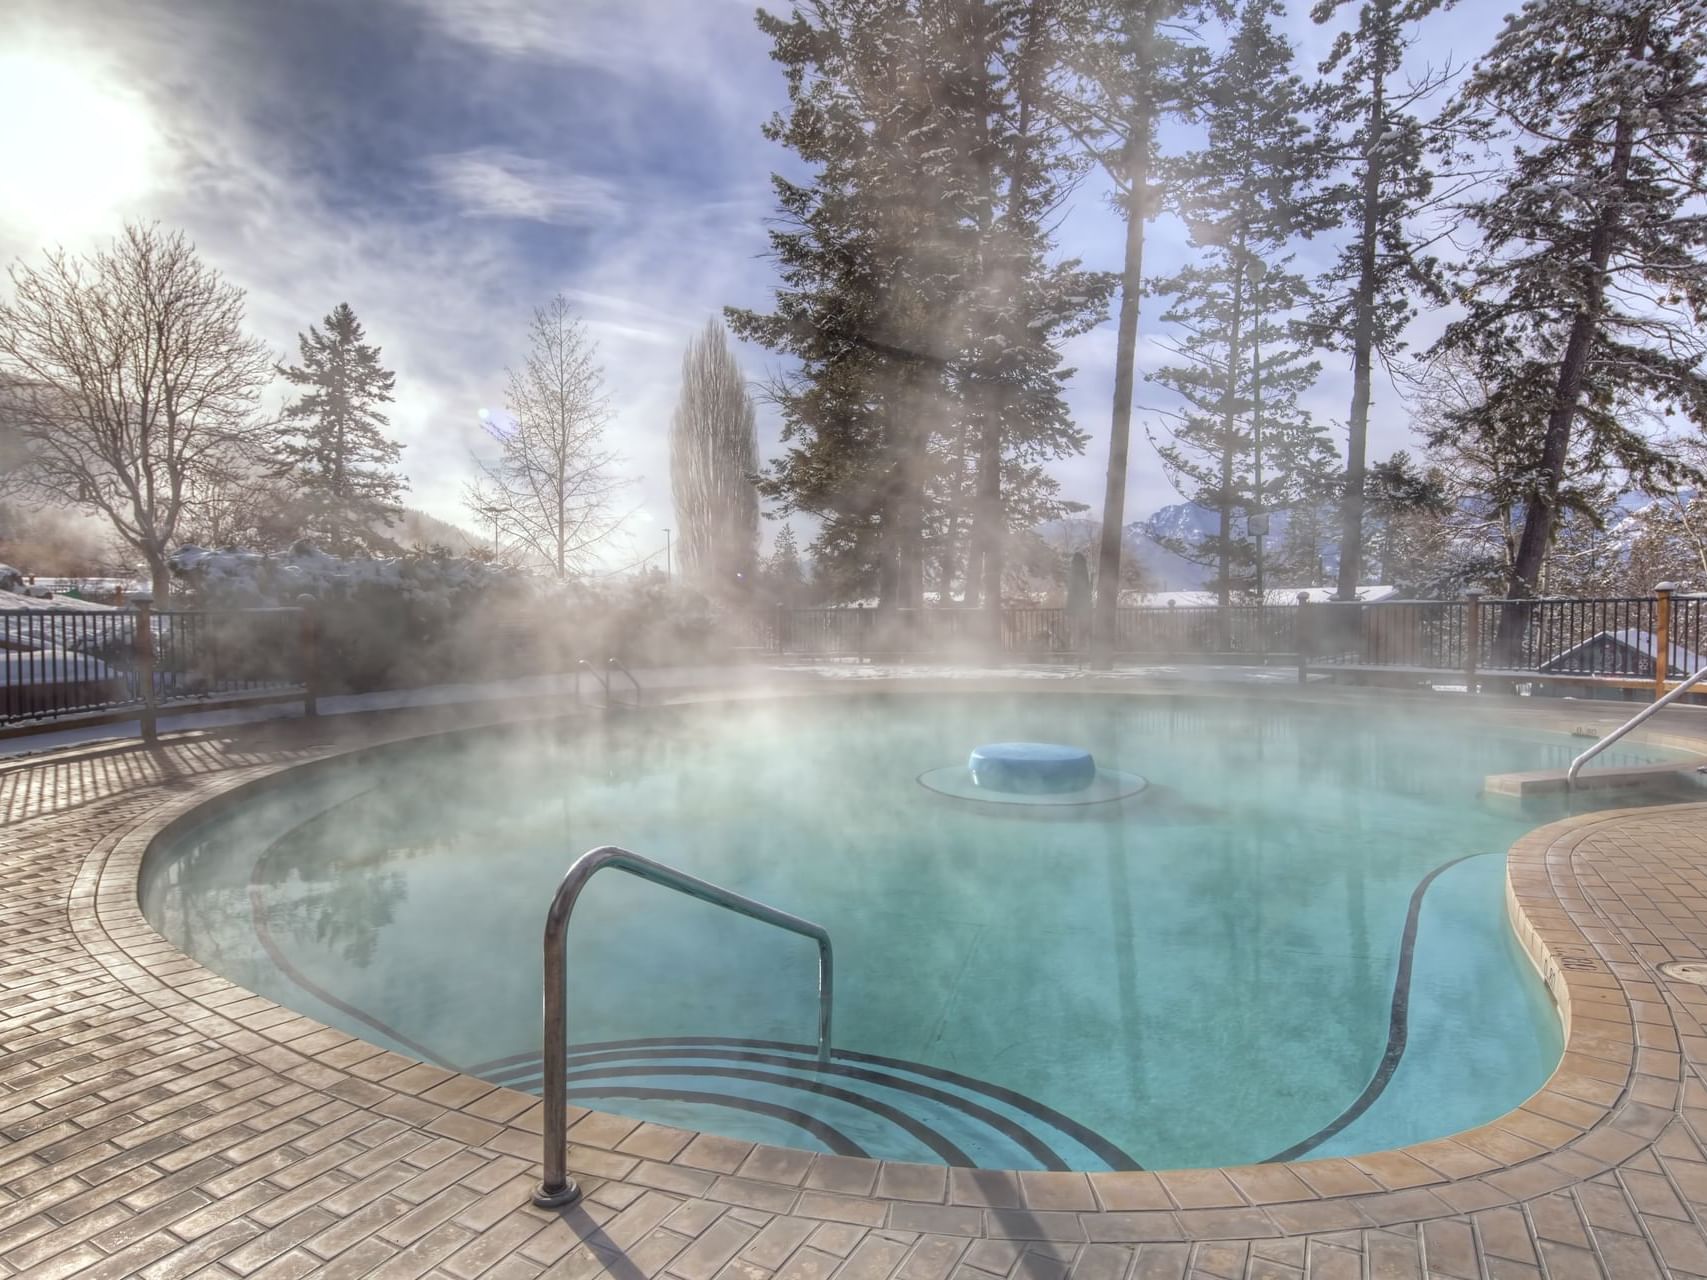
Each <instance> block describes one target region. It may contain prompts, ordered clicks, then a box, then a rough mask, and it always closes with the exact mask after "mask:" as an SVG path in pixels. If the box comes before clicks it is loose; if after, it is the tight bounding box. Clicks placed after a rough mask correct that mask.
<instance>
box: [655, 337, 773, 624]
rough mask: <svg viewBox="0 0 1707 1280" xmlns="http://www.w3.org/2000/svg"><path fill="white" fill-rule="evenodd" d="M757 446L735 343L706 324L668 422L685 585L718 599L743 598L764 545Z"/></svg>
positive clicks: (692, 347)
mask: <svg viewBox="0 0 1707 1280" xmlns="http://www.w3.org/2000/svg"><path fill="white" fill-rule="evenodd" d="M758 470H759V445H758V438H757V435H756V434H755V430H754V416H753V401H752V398H751V397H750V396H749V395H748V394H747V387H746V383H745V381H744V380H743V379H742V377H741V366H740V365H738V364H736V363H735V357H734V355H733V354H732V353H731V352H730V350H729V338H728V335H727V334H726V333H725V332H724V329H723V326H722V325H721V324H719V323H718V322H717V321H715V320H712V321H709V322H707V324H706V326H705V328H704V330H703V331H701V332H700V333H699V334H698V335H697V336H696V337H695V338H694V339H693V340H692V341H690V342H689V343H688V349H687V352H686V353H685V354H684V355H683V357H682V389H681V394H680V397H679V398H678V400H677V402H676V412H675V415H674V416H673V417H672V418H671V420H670V490H671V494H672V496H673V498H674V500H675V507H676V526H677V529H678V531H679V533H680V539H679V545H680V546H681V552H682V570H683V573H684V575H685V576H686V577H688V578H689V579H690V580H692V581H694V582H697V583H699V584H700V585H702V586H704V587H705V588H707V589H708V590H711V591H714V592H716V593H718V594H722V595H729V594H731V593H737V592H739V591H740V590H741V584H743V583H744V582H746V580H747V579H748V578H749V577H750V575H751V574H752V572H753V567H754V564H753V562H754V558H755V556H756V555H757V553H758V541H759V493H758V490H757V488H755V487H754V478H755V476H756V475H757V473H758Z"/></svg>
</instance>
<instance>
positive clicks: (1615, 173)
mask: <svg viewBox="0 0 1707 1280" xmlns="http://www.w3.org/2000/svg"><path fill="white" fill-rule="evenodd" d="M1647 54H1648V22H1647V19H1646V18H1645V17H1644V18H1642V19H1640V20H1639V21H1638V22H1637V24H1636V38H1635V40H1634V41H1633V48H1632V49H1631V56H1632V57H1633V58H1634V59H1635V60H1636V61H1638V62H1641V61H1644V60H1645V59H1646V58H1647ZM1635 134H1636V126H1635V123H1634V121H1633V120H1632V119H1631V117H1630V110H1629V107H1628V105H1626V106H1625V107H1623V108H1621V109H1620V110H1619V113H1618V125H1617V128H1616V130H1615V131H1614V134H1613V142H1612V169H1611V177H1612V183H1613V186H1614V188H1615V189H1616V190H1617V191H1619V192H1622V190H1623V188H1624V187H1625V186H1626V185H1628V183H1629V179H1630V156H1631V152H1632V151H1633V150H1634V147H1635ZM1618 204H1619V201H1618V200H1617V198H1616V197H1614V198H1613V199H1611V200H1608V201H1607V203H1605V204H1603V205H1602V206H1601V209H1600V213H1599V214H1598V215H1597V217H1596V218H1595V224H1594V230H1593V232H1591V233H1590V235H1589V250H1588V254H1589V265H1590V267H1591V268H1592V272H1591V275H1590V284H1589V293H1588V296H1587V297H1586V298H1585V299H1583V303H1582V306H1581V307H1580V308H1579V309H1578V311H1577V313H1576V315H1575V316H1574V317H1573V318H1572V320H1571V333H1570V337H1569V338H1567V339H1566V341H1565V353H1564V355H1563V357H1562V358H1561V359H1560V361H1559V376H1558V381H1557V383H1556V384H1555V386H1554V391H1553V404H1552V408H1551V409H1550V410H1549V412H1548V414H1547V434H1546V435H1545V436H1544V437H1543V439H1542V445H1541V483H1540V486H1539V488H1537V489H1536V491H1535V492H1534V493H1532V494H1531V495H1530V500H1529V501H1528V502H1527V503H1525V504H1524V512H1523V533H1522V534H1521V535H1520V536H1519V538H1518V543H1517V556H1516V558H1515V559H1514V560H1513V561H1512V566H1511V578H1510V581H1509V582H1508V584H1507V587H1506V594H1507V595H1509V596H1510V597H1511V598H1513V599H1514V600H1523V599H1527V598H1529V597H1531V596H1533V595H1534V594H1535V587H1536V583H1537V582H1538V581H1539V580H1540V577H1541V569H1542V566H1543V564H1544V563H1545V562H1546V559H1547V550H1548V548H1549V547H1550V546H1551V545H1552V542H1553V529H1554V526H1555V524H1556V523H1557V520H1558V511H1559V486H1560V484H1561V483H1562V482H1563V479H1564V475H1565V465H1566V460H1567V459H1568V457H1569V456H1570V448H1571V428H1572V427H1573V426H1574V425H1575V423H1576V416H1577V410H1578V408H1579V404H1580V401H1581V400H1582V389H1583V380H1584V378H1585V376H1586V375H1587V373H1588V360H1589V354H1590V352H1591V350H1592V348H1593V346H1594V331H1595V328H1596V326H1597V325H1598V324H1599V323H1600V313H1601V310H1602V308H1603V307H1604V305H1605V301H1606V267H1607V264H1608V263H1609V262H1610V261H1611V260H1612V237H1613V231H1614V230H1615V227H1616V223H1617V220H1618ZM1529 613H1530V610H1529V609H1528V608H1527V607H1508V608H1506V609H1502V610H1501V611H1500V621H1499V629H1498V631H1497V633H1496V638H1495V644H1496V646H1497V652H1499V653H1500V654H1501V655H1511V654H1513V653H1515V651H1516V649H1517V646H1518V644H1519V643H1520V641H1521V638H1522V634H1523V631H1524V629H1525V627H1526V626H1527V625H1528V621H1529Z"/></svg>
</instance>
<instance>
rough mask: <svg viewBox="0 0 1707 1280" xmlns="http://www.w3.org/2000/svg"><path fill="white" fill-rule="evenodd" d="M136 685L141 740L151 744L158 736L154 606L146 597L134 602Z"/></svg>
mask: <svg viewBox="0 0 1707 1280" xmlns="http://www.w3.org/2000/svg"><path fill="white" fill-rule="evenodd" d="M132 641H133V643H134V644H135V647H136V683H137V686H138V688H139V689H140V690H141V692H142V717H141V719H142V740H143V741H144V742H153V741H154V740H155V739H156V737H157V736H158V734H159V724H158V721H157V718H156V708H155V702H154V604H153V601H152V600H151V599H150V598H149V597H147V596H141V597H139V598H138V599H137V602H136V634H135V635H134V636H133V637H132Z"/></svg>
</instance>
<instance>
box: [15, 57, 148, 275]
mask: <svg viewBox="0 0 1707 1280" xmlns="http://www.w3.org/2000/svg"><path fill="white" fill-rule="evenodd" d="M157 149H158V139H157V136H156V133H155V129H154V125H153V122H152V120H151V119H150V117H149V114H148V110H147V108H146V107H145V106H144V105H143V104H142V102H141V100H140V99H139V98H138V97H136V96H135V95H133V94H130V93H127V92H125V91H124V90H123V89H121V88H118V87H116V86H113V85H111V84H109V83H107V82H106V80H105V77H103V76H102V75H101V74H100V73H99V71H98V69H96V68H94V67H92V66H87V65H79V64H78V63H77V62H75V61H70V60H63V59H60V58H56V57H54V56H52V55H48V54H40V53H5V54H0V224H4V225H6V226H8V227H9V228H10V229H12V230H14V231H16V232H20V233H26V234H33V235H35V236H37V237H39V238H41V239H43V240H44V241H47V242H53V241H60V240H72V239H76V238H79V237H81V236H84V235H87V234H89V233H92V232H97V231H103V230H107V229H109V228H114V229H116V228H115V226H114V224H115V223H116V222H117V220H118V218H119V216H120V215H121V211H122V210H123V209H125V207H126V206H127V205H129V204H130V203H131V202H132V201H133V200H135V199H136V197H138V196H139V195H141V194H142V193H143V192H144V191H145V190H146V189H147V188H148V185H149V177H150V170H151V167H152V165H153V164H154V162H155V158H156V157H155V152H156V151H157Z"/></svg>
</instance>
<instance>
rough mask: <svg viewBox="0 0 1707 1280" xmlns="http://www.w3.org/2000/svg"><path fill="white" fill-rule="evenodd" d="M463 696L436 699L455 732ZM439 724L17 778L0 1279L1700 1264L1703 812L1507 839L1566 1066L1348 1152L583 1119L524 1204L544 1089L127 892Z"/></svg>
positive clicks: (422, 720)
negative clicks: (1089, 1149) (1251, 1156)
mask: <svg viewBox="0 0 1707 1280" xmlns="http://www.w3.org/2000/svg"><path fill="white" fill-rule="evenodd" d="M470 718H471V717H470V714H469V713H468V712H467V711H466V710H459V711H458V712H457V713H456V719H457V722H458V723H459V724H466V723H468V721H469V719H470ZM430 727H432V723H431V716H430V714H428V715H422V714H414V713H411V714H410V715H408V716H403V715H397V716H392V717H375V718H373V719H371V720H367V721H364V722H363V723H361V724H360V725H357V724H354V723H349V724H341V725H331V724H325V723H322V724H313V723H304V724H297V725H293V726H270V727H265V728H252V729H244V730H232V731H228V732H223V733H210V734H204V735H198V736H195V737H190V738H185V739H179V740H174V741H168V742H165V743H163V744H162V745H161V746H159V747H158V748H155V749H144V748H142V747H141V746H122V747H117V748H103V749H99V750H92V751H83V752H79V753H75V754H69V755H56V756H51V757H47V758H44V759H42V760H39V761H33V762H28V763H25V764H21V765H17V766H13V767H11V768H9V769H6V770H4V771H0V821H3V822H4V828H3V830H0V1280H5V1278H8V1277H12V1276H28V1277H31V1280H36V1278H41V1280H51V1278H56V1277H62V1276H85V1277H121V1276H142V1277H148V1278H149V1280H166V1278H167V1277H183V1276H192V1275H195V1276H218V1277H231V1276H252V1277H265V1278H266V1280H274V1278H279V1277H298V1276H309V1275H314V1276H328V1277H333V1276H336V1277H352V1278H353V1277H359V1276H374V1277H386V1278H388V1280H389V1278H393V1277H415V1276H433V1277H441V1278H452V1277H454V1278H455V1280H473V1278H474V1277H477V1276H480V1277H494V1278H502V1280H508V1278H511V1277H514V1278H523V1277H532V1276H538V1275H551V1276H562V1277H569V1278H570V1280H592V1278H593V1277H598V1276H604V1275H607V1274H608V1275H609V1276H611V1277H614V1280H642V1278H645V1280H650V1278H651V1277H657V1276H669V1277H673V1278H674V1280H771V1278H772V1277H775V1280H888V1278H889V1277H895V1278H896V1280H992V1278H993V1277H1013V1278H1014V1280H1065V1278H1067V1277H1072V1278H1073V1280H1183V1278H1184V1277H1218V1278H1220V1280H1286V1278H1291V1277H1300V1276H1306V1275H1307V1276H1311V1277H1323V1278H1324V1280H1377V1278H1379V1277H1423V1276H1430V1277H1452V1278H1453V1280H1515V1278H1518V1277H1541V1276H1545V1277H1551V1278H1552V1280H1575V1278H1576V1277H1592V1276H1610V1277H1617V1278H1619V1280H1625V1278H1629V1280H1637V1278H1639V1277H1649V1276H1676V1277H1692V1276H1694V1277H1707V1232H1704V1231H1703V1213H1704V1212H1707V1150H1704V1147H1703V1142H1704V1140H1707V1128H1704V1126H1707V1089H1704V1087H1703V1080H1702V1077H1701V1074H1700V1070H1701V1065H1700V1064H1701V1063H1702V1061H1703V1059H1704V1058H1707V1032H1704V1031H1703V1027H1702V1019H1703V1017H1704V1016H1707V989H1703V988H1701V987H1696V986H1691V985H1688V984H1681V983H1674V982H1668V981H1664V980H1662V979H1660V978H1659V977H1658V976H1657V974H1656V971H1655V966H1656V965H1658V964H1659V963H1661V962H1663V961H1666V960H1672V959H1702V958H1704V957H1707V950H1704V948H1707V805H1687V806H1674V807H1668V808H1665V809H1655V810H1646V811H1641V812H1626V813H1624V814H1619V815H1590V816H1586V817H1583V818H1578V819H1573V820H1570V821H1568V822H1565V823H1560V824H1555V825H1554V826H1552V827H1549V828H1546V829H1544V830H1542V831H1541V832H1538V833H1536V834H1534V835H1531V836H1530V837H1527V838H1526V839H1525V840H1524V841H1522V842H1520V844H1519V845H1518V846H1517V848H1515V849H1514V850H1513V852H1512V855H1511V860H1510V884H1511V896H1512V900H1513V903H1514V911H1513V916H1514V921H1515V922H1516V923H1517V925H1518V928H1519V934H1520V936H1521V937H1522V939H1523V941H1524V944H1525V945H1526V946H1527V947H1528V948H1529V949H1530V951H1531V954H1533V955H1535V956H1536V957H1537V958H1538V960H1539V962H1540V963H1541V964H1542V966H1543V968H1544V972H1545V975H1546V977H1547V980H1548V982H1549V985H1550V986H1551V987H1552V989H1553V990H1554V992H1555V994H1556V995H1557V996H1558V997H1559V999H1560V1001H1561V1007H1562V1009H1563V1011H1564V1013H1565V1015H1566V1019H1567V1024H1568V1038H1567V1044H1566V1054H1565V1058H1564V1061H1563V1062H1562V1063H1561V1065H1560V1069H1559V1071H1558V1073H1557V1074H1556V1075H1555V1076H1554V1078H1553V1079H1552V1081H1550V1082H1549V1085H1548V1087H1547V1088H1546V1089H1545V1090H1543V1091H1542V1092H1541V1093H1539V1094H1537V1095H1536V1097H1535V1098H1533V1099H1531V1100H1530V1101H1529V1103H1527V1104H1526V1105H1525V1106H1524V1108H1522V1109H1521V1110H1519V1111H1516V1112H1513V1113H1511V1114H1510V1115H1508V1116H1506V1117H1503V1118H1501V1119H1500V1120H1498V1121H1496V1122H1494V1123H1492V1124H1490V1125H1487V1126H1484V1127H1483V1128H1481V1129H1477V1130H1473V1131H1470V1132H1469V1133H1465V1134H1460V1135H1455V1136H1454V1137H1452V1138H1449V1139H1443V1140H1440V1141H1436V1142H1429V1143H1422V1144H1419V1145H1417V1146H1413V1147H1409V1148H1405V1149H1403V1150H1401V1151H1393V1152H1382V1153H1377V1154H1374V1155H1369V1156H1363V1157H1357V1158H1355V1159H1350V1160H1343V1159H1336V1160H1320V1161H1309V1162H1303V1163H1298V1164H1293V1165H1267V1166H1250V1167H1245V1168H1238V1169H1225V1170H1213V1169H1210V1170H1187V1171H1180V1172H1162V1173H1147V1172H1146V1173H1123V1174H1091V1175H1086V1174H1077V1173H1019V1174H1014V1173H998V1172H984V1171H971V1170H950V1169H944V1168H940V1167H935V1166H922V1165H907V1164H894V1163H884V1162H878V1161H872V1160H861V1159H852V1158H848V1157H833V1156H823V1155H818V1156H814V1155H811V1154H810V1153H806V1152H800V1151H794V1150H786V1149H781V1148H774V1147H765V1146H754V1145H752V1144H750V1143H746V1142H739V1141H734V1140H731V1139H727V1138H721V1137H715V1136H710V1135H696V1134H692V1133H688V1132H685V1131H681V1130H675V1129H669V1128H665V1127H662V1126H659V1125H653V1124H642V1123H637V1122H635V1121H632V1120H627V1119H623V1118H619V1117H616V1116H611V1115H607V1114H601V1113H594V1112H582V1111H579V1110H572V1112H571V1115H572V1119H573V1120H574V1123H573V1125H572V1127H571V1131H570V1138H571V1143H572V1146H571V1150H570V1159H569V1162H570V1166H571V1168H572V1169H573V1170H574V1172H575V1173H576V1174H577V1176H578V1177H579V1178H580V1179H581V1181H582V1185H583V1187H584V1188H585V1189H586V1191H587V1195H586V1198H585V1199H584V1200H583V1201H582V1202H581V1203H580V1204H578V1205H576V1206H574V1207H573V1208H571V1209H568V1210H564V1211H556V1212H553V1211H546V1210H540V1209H537V1208H534V1207H533V1206H532V1205H531V1204H530V1203H529V1200H528V1195H529V1192H530V1190H531V1188H532V1186H533V1183H534V1178H535V1175H536V1165H535V1162H536V1160H537V1157H538V1141H539V1139H538V1126H539V1119H538V1101H537V1099H534V1098H532V1097H529V1096H527V1095H524V1094H520V1093H515V1092H512V1091H510V1090H506V1089H501V1088H495V1087H493V1086H491V1085H488V1084H486V1083H484V1082H481V1081H478V1080H473V1079H471V1078H469V1077H466V1076H460V1075H456V1074H454V1073H452V1072H449V1071H446V1070H443V1069H441V1068H438V1067H434V1066H429V1065H426V1064H422V1063H419V1062H415V1061H412V1060H410V1059H408V1058H405V1057H402V1056H400V1055H398V1054H395V1053H391V1052H387V1051H384V1050H382V1049H380V1048H378V1047H377V1046H374V1045H370V1044H367V1043H365V1042H363V1041H360V1040H357V1039H353V1038H352V1037H350V1036H348V1035H345V1034H344V1033H342V1032H339V1031H336V1030H333V1029H330V1028H327V1027H325V1026H323V1025H321V1024H319V1023H317V1022H315V1021H313V1020H312V1019H309V1018H305V1017H301V1016H299V1015H297V1014H295V1013H293V1012H291V1011H290V1010H288V1009H283V1008H281V1007H279V1006H277V1005H275V1004H273V1003H271V1002H270V1001H267V1000H265V999H262V998H260V997H258V996H254V995H252V994H251V993H249V992H246V991H243V990H241V989H240V988H237V987H235V986H233V985H232V984H230V983H228V982H226V981H224V980H223V979H221V978H218V977H217V976H215V975H213V974H211V973H209V972H208V971H207V970H205V969H202V968H201V967H200V966H199V965H198V964H196V963H195V962H194V961H193V960H190V959H189V958H187V957H185V956H183V955H182V954H180V953H179V952H178V951H176V949H175V948H173V947H172V946H171V945H170V944H168V943H166V942H165V941H164V940H162V939H161V938H159V937H158V935H156V934H155V933H154V932H153V930H152V929H151V928H149V926H148V925H147V923H146V922H145V921H143V920H142V918H141V916H140V914H139V913H138V912H137V909H136V902H135V896H136V895H135V886H136V875H137V869H138V866H139V863H140V857H141V854H142V851H143V850H144V849H145V848H146V845H147V843H148V840H149V839H150V838H152V836H153V834H154V833H155V832H157V831H158V830H159V829H160V828H161V826H162V825H163V824H164V823H165V822H167V821H168V820H170V819H171V818H173V817H174V816H176V815H179V814H182V813H184V812H187V811H188V810H190V809H191V808H193V807H194V806H195V805H197V804H199V803H202V802H205V801H206V800H208V799H209V798H212V797H214V796H217V795H220V794H225V793H229V792H230V791H231V790H232V789H234V788H235V787H237V786H239V785H242V784H245V783H249V782H258V781H262V780H264V779H265V778H266V777H267V776H268V775H271V774H274V773H276V772H277V771H279V770H280V769H282V768H284V767H286V766H288V765H290V764H293V763H300V762H303V761H308V760H312V759H316V758H321V757H324V756H327V755H329V754H332V753H334V752H336V751H338V750H341V749H343V748H346V747H348V746H350V745H354V744H356V743H358V742H361V741H371V740H380V739H384V738H387V737H396V736H400V735H404V734H407V733H410V732H419V731H421V730H423V729H424V728H430Z"/></svg>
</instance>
